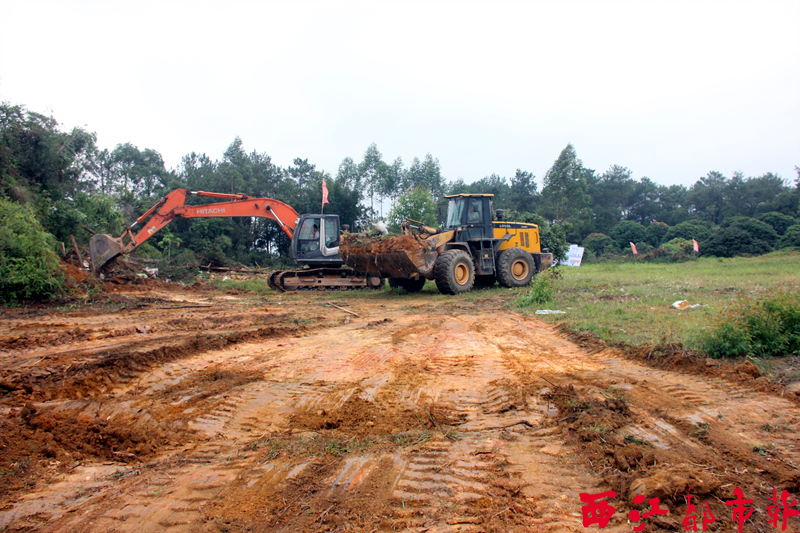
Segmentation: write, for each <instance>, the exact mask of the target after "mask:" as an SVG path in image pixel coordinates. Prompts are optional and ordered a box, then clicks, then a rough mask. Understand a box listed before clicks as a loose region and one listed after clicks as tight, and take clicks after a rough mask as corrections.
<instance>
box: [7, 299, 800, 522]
mask: <svg viewBox="0 0 800 533" xmlns="http://www.w3.org/2000/svg"><path fill="white" fill-rule="evenodd" d="M347 305H350V304H347ZM362 305H363V304H362ZM351 308H354V307H351ZM356 310H357V311H358V312H359V313H360V314H362V315H366V316H368V314H367V313H365V312H364V310H363V309H356ZM423 311H424V312H425V314H420V315H408V314H407V312H408V310H407V309H400V308H399V307H398V308H397V309H383V308H382V309H381V313H382V318H383V320H381V321H378V322H371V323H368V324H366V325H360V324H359V323H357V322H355V321H352V322H351V323H350V324H349V325H345V326H338V327H335V328H329V329H324V330H317V331H311V332H301V333H300V335H299V336H297V335H293V334H291V333H290V334H287V335H285V336H280V337H265V338H263V339H248V340H247V341H246V342H245V341H243V342H238V343H231V344H228V345H226V346H224V347H222V348H220V349H212V350H208V349H205V348H201V349H199V350H198V352H197V353H194V354H192V355H191V357H185V358H180V359H176V360H173V361H169V362H166V363H163V364H160V365H157V366H155V367H152V368H150V369H146V370H145V371H142V372H139V373H138V374H137V375H136V376H135V378H133V379H132V380H128V381H127V382H125V383H123V384H122V385H120V386H117V387H116V388H114V389H113V390H112V392H111V393H110V397H109V400H114V401H113V402H110V403H109V405H106V404H102V405H101V402H99V400H81V401H80V402H78V403H74V404H73V405H72V407H70V409H75V410H76V411H81V410H84V411H89V412H93V411H94V412H98V413H100V414H101V415H102V416H106V417H107V416H112V419H113V418H114V417H120V416H123V415H127V416H131V413H133V412H134V411H136V410H139V409H141V412H140V413H139V414H138V415H137V416H140V417H141V420H140V422H139V423H140V424H141V425H142V427H144V428H147V427H152V426H148V424H151V423H152V424H156V426H157V427H158V425H159V424H161V425H164V426H167V427H173V426H175V425H177V426H179V427H180V428H182V430H184V429H185V431H186V438H185V441H183V442H181V443H176V444H175V445H174V446H172V447H170V448H168V449H165V450H163V451H160V452H159V454H158V455H156V456H154V457H152V458H150V459H148V462H146V463H138V462H137V463H133V464H129V465H123V464H114V465H100V464H89V465H82V466H79V467H77V468H75V469H74V470H73V471H72V472H71V473H69V474H67V475H66V476H65V477H64V478H63V479H62V480H61V481H60V485H53V486H51V487H49V488H44V489H42V490H40V491H38V492H35V493H32V494H30V495H28V496H26V498H25V499H23V500H21V501H20V502H18V503H16V504H14V505H12V506H11V507H10V508H7V509H4V510H0V525H6V526H8V527H9V528H10V529H12V530H13V529H14V528H17V529H20V528H30V522H29V521H30V520H33V521H35V522H36V527H35V529H39V530H42V531H64V530H81V531H108V530H112V529H113V530H115V531H137V532H138V531H144V532H147V531H163V530H164V529H167V530H169V531H176V532H177V531H224V530H242V529H247V530H252V531H287V532H289V531H292V532H294V531H321V530H330V531H335V530H348V531H376V530H377V531H397V530H404V531H419V532H422V531H428V532H431V531H441V532H445V531H476V532H477V531H584V530H585V528H583V526H582V522H581V509H580V505H581V503H580V500H579V497H578V494H579V493H580V492H590V493H596V492H601V491H602V490H605V489H607V488H608V487H609V484H611V486H614V487H615V488H617V489H618V491H619V492H620V494H621V496H620V499H619V500H617V501H615V502H614V504H615V506H617V507H618V509H619V511H618V513H617V515H616V516H615V518H614V521H613V522H612V524H611V525H610V526H609V527H607V528H606V529H605V530H606V531H622V530H625V531H628V530H629V529H630V526H629V525H628V524H627V523H626V520H625V519H626V517H627V509H629V506H628V504H627V503H626V501H625V499H626V496H627V492H623V490H625V491H627V490H628V489H629V488H630V487H631V485H632V483H633V482H634V481H635V479H634V478H637V477H639V478H641V477H644V474H645V472H644V469H643V468H640V467H641V463H642V461H643V459H642V458H638V459H637V458H635V457H629V459H630V463H631V464H630V465H629V466H628V469H624V468H622V467H621V465H620V464H618V463H617V456H616V455H615V453H617V452H619V453H622V457H626V456H625V453H627V452H628V451H630V450H631V449H633V448H636V449H639V448H642V449H645V450H646V451H653V452H654V453H655V455H658V454H660V455H659V457H660V459H659V462H657V463H656V464H651V465H649V466H648V468H656V469H657V468H659V467H660V466H661V465H662V464H672V463H677V462H679V461H684V462H685V460H686V458H687V457H690V458H691V459H692V460H693V461H696V462H698V463H699V464H704V465H705V466H706V467H708V466H710V467H714V468H719V467H720V466H723V467H728V468H734V469H735V468H736V467H737V466H741V465H751V466H747V467H748V468H753V469H759V470H762V471H763V472H761V473H759V474H757V477H756V478H754V479H756V480H757V481H759V482H762V481H763V482H769V481H771V480H775V479H778V477H780V476H783V477H784V478H785V479H788V478H787V475H788V474H789V473H790V467H789V466H787V465H788V464H789V463H795V464H796V459H797V454H796V452H797V450H796V449H794V448H791V449H790V447H791V446H792V445H793V444H792V436H793V435H795V434H796V433H793V432H795V431H796V430H797V429H798V427H797V425H798V419H797V409H796V407H794V406H792V405H791V404H789V403H788V402H785V401H782V400H780V399H779V398H774V397H768V396H765V395H760V394H756V393H752V392H750V391H748V390H747V389H744V388H736V389H735V390H730V389H725V388H724V386H725V385H724V384H722V383H720V384H711V383H709V382H708V381H707V380H703V379H701V378H695V377H691V376H686V375H682V374H677V373H674V372H669V371H661V370H653V369H650V368H646V367H641V366H639V365H637V364H635V363H631V362H630V361H627V360H624V359H622V358H619V357H617V356H616V355H615V353H614V352H613V351H611V350H608V351H596V352H594V353H587V352H586V351H584V350H581V349H580V348H578V347H577V346H575V345H574V344H572V343H571V342H569V341H566V340H565V339H563V338H562V337H561V336H559V335H558V334H557V333H556V332H555V330H554V329H553V328H551V327H550V326H547V325H544V324H542V323H540V322H538V321H534V320H529V319H524V318H522V317H515V316H511V315H506V316H498V315H497V314H486V315H480V314H458V315H450V314H448V313H447V311H446V310H434V309H426V310H423ZM415 312H417V311H416V310H415ZM387 317H389V318H388V319H387ZM570 386H572V387H573V394H574V395H573V396H570V397H569V398H565V397H563V396H558V395H559V394H562V393H563V392H564V391H566V390H567V388H568V387H570ZM134 393H135V394H134ZM620 398H622V399H624V401H622V400H620ZM567 400H569V401H567ZM612 400H613V401H612ZM104 401H105V400H104ZM114 402H116V403H114ZM569 402H574V403H575V404H576V405H577V406H578V407H580V406H582V405H584V404H585V405H586V406H589V407H587V408H594V406H599V405H601V404H602V405H612V406H614V405H616V406H617V407H619V406H620V405H622V404H624V406H623V407H624V408H620V410H619V412H615V413H612V414H613V415H614V416H615V417H616V418H615V420H617V421H618V422H619V427H617V428H615V429H613V430H609V431H608V432H607V433H602V434H600V437H605V438H606V439H607V440H609V442H603V441H602V439H597V438H595V436H592V438H593V439H594V440H591V441H584V440H582V438H580V437H579V436H577V435H578V434H579V432H580V431H581V430H582V429H584V430H585V428H581V427H573V425H574V422H575V418H570V417H572V415H573V413H572V412H571V411H569V409H573V408H574V407H575V406H570V405H569ZM603 402H605V403H603ZM609 402H610V403H609ZM614 402H617V403H614ZM753 403H758V404H760V405H761V407H760V408H759V409H761V410H759V409H753V407H754V406H753ZM748 406H749V408H750V411H752V412H746V413H745V414H744V415H741V416H739V417H738V418H736V423H735V424H732V425H731V426H730V427H728V426H722V425H721V422H720V421H721V420H722V421H727V420H728V419H733V418H734V415H735V413H738V412H742V411H743V410H744V411H747V408H748ZM606 410H607V409H606ZM576 412H577V411H576ZM603 413H604V411H602V412H601V415H602V414H603ZM776 413H777V414H776ZM578 414H580V413H578ZM606 414H607V413H606ZM720 414H721V415H722V417H723V418H722V419H720V418H718V416H719V415H720ZM565 419H566V420H565ZM701 424H709V426H708V428H707V429H708V430H707V435H706V436H705V437H704V438H703V439H699V438H697V435H696V434H695V431H696V428H697V426H698V425H701ZM767 425H769V426H770V427H769V429H765V427H766V426H767ZM718 426H719V427H718ZM700 427H702V426H700ZM734 433H735V434H736V435H738V437H737V438H738V439H739V440H735V441H734V440H730V439H728V440H724V439H726V438H727V436H728V435H731V434H734ZM628 435H630V436H631V437H633V438H634V439H636V441H640V442H645V441H646V442H647V444H629V443H626V442H625V440H624V436H628ZM766 437H770V438H771V439H772V440H770V441H769V442H773V443H774V444H775V448H776V450H778V451H775V452H772V451H771V450H769V449H768V450H765V453H766V452H769V454H767V455H761V454H759V453H754V452H752V450H747V449H740V448H742V447H744V448H747V445H748V442H749V440H750V439H760V438H766ZM615 439H616V440H615ZM720 439H723V440H724V442H725V443H727V444H726V445H727V446H729V447H730V448H731V449H730V451H726V450H725V449H724V448H721V449H722V451H723V452H724V453H727V454H728V455H729V456H730V458H729V459H726V460H727V461H728V462H727V463H724V464H723V463H720V462H719V461H717V462H714V461H713V460H712V459H711V458H710V457H711V455H712V454H713V452H714V451H715V450H714V448H713V447H714V446H717V445H718V444H719V443H720ZM758 442H761V441H758ZM763 442H767V441H763ZM784 448H785V449H784ZM620 450H621V452H620ZM623 452H625V453H623ZM619 453H617V455H619ZM773 453H774V454H773ZM770 454H772V455H770ZM751 455H754V456H755V457H750V456H751ZM737 458H738V459H737ZM768 459H769V460H768ZM704 461H705V463H703V462H704ZM748 461H749V462H748ZM776 464H778V465H781V466H776ZM637 465H638V466H637ZM91 468H94V469H97V472H96V473H95V474H91V471H90V469H91ZM102 468H107V470H101V469H102ZM109 469H114V470H109ZM711 474H714V475H716V476H717V477H718V478H720V479H717V478H714V481H715V483H716V482H717V481H720V480H721V479H722V476H724V475H728V474H727V473H721V472H720V473H717V472H714V471H711ZM711 474H709V475H711ZM87 475H93V476H94V477H93V479H94V481H92V482H91V483H88V482H87V481H86V480H85V479H84V478H85V477H87ZM712 477H713V476H712ZM788 482H791V481H788ZM614 483H617V485H614ZM723 484H724V483H722V481H720V483H719V484H718V485H723ZM751 486H752V485H751ZM57 487H58V488H57ZM723 491H724V489H719V492H716V493H715V492H711V493H709V494H712V495H720V496H721V495H724V492H723ZM793 493H795V492H794V491H793ZM751 497H752V496H751ZM670 507H673V506H672V505H670ZM723 511H725V512H724V514H726V515H728V514H729V513H727V510H725V509H723ZM717 514H718V516H720V513H717ZM667 529H668V528H667ZM648 530H658V528H648Z"/></svg>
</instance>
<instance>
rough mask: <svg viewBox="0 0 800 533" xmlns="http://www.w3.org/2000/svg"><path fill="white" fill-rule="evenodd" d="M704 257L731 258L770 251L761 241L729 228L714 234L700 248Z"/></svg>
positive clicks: (733, 227) (749, 234)
mask: <svg viewBox="0 0 800 533" xmlns="http://www.w3.org/2000/svg"><path fill="white" fill-rule="evenodd" d="M701 251H702V252H703V254H704V255H713V256H715V257H733V256H736V255H761V254H765V253H767V252H770V251H772V248H770V247H769V245H767V244H766V243H764V242H763V241H759V240H757V239H755V238H754V237H753V235H752V234H751V233H750V232H748V231H745V230H744V229H742V228H739V227H735V226H730V227H727V228H722V229H720V230H719V231H718V232H716V233H715V234H714V236H713V237H711V238H710V239H709V240H708V241H707V242H706V243H705V244H704V245H703V248H701Z"/></svg>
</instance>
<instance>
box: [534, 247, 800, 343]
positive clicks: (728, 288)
mask: <svg viewBox="0 0 800 533" xmlns="http://www.w3.org/2000/svg"><path fill="white" fill-rule="evenodd" d="M558 270H559V272H560V276H554V279H551V282H550V284H551V286H552V288H553V300H552V301H551V302H549V303H547V304H538V305H536V306H529V307H525V308H524V309H523V312H526V313H534V311H535V310H536V309H551V310H559V311H565V313H564V314H553V315H539V318H541V319H543V320H546V321H549V322H561V323H564V324H565V325H566V326H567V327H568V328H569V329H571V330H574V331H581V332H587V333H591V334H593V335H595V336H597V337H599V338H601V339H603V340H606V341H611V342H624V343H626V344H631V345H643V344H659V343H667V342H670V343H673V342H679V343H682V344H683V345H684V346H687V347H693V346H695V345H696V342H697V336H698V334H699V333H700V332H702V331H704V330H707V329H708V328H710V327H711V326H712V325H713V324H714V323H715V319H716V318H717V317H718V316H719V314H720V313H721V312H722V311H725V310H726V309H728V308H730V307H731V306H739V305H743V304H744V305H746V304H747V302H754V301H757V300H759V299H760V298H762V297H766V296H768V295H770V294H775V293H778V292H788V293H794V294H797V293H800V253H798V252H796V251H781V252H775V253H772V254H768V255H764V256H761V257H752V258H744V257H740V258H733V259H717V258H701V259H699V260H696V261H689V262H685V263H669V264H663V263H662V264H655V263H634V262H625V263H604V264H588V265H583V266H580V267H577V268H575V267H573V268H569V267H563V268H560V269H558ZM678 300H687V301H688V302H689V304H691V305H694V306H696V307H694V308H690V309H685V310H678V309H674V308H672V307H671V305H672V303H673V302H675V301H678Z"/></svg>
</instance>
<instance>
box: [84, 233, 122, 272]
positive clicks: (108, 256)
mask: <svg viewBox="0 0 800 533" xmlns="http://www.w3.org/2000/svg"><path fill="white" fill-rule="evenodd" d="M122 248H123V244H122V241H121V239H115V238H114V237H112V236H111V235H106V234H101V233H98V234H97V235H92V238H91V239H89V253H90V254H91V255H92V265H93V268H94V273H95V274H97V273H98V272H100V269H101V268H103V266H104V265H105V264H106V263H108V262H109V261H111V260H112V259H114V258H115V257H116V256H118V255H119V254H120V253H122Z"/></svg>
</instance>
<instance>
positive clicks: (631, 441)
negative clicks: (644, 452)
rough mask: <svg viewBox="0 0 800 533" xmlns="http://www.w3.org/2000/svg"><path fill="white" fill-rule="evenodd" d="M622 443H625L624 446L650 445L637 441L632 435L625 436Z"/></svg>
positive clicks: (643, 441)
mask: <svg viewBox="0 0 800 533" xmlns="http://www.w3.org/2000/svg"><path fill="white" fill-rule="evenodd" d="M624 441H625V444H639V445H641V446H649V445H650V443H649V442H647V441H645V440H641V439H637V438H636V437H635V436H633V435H625V439H624Z"/></svg>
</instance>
